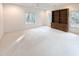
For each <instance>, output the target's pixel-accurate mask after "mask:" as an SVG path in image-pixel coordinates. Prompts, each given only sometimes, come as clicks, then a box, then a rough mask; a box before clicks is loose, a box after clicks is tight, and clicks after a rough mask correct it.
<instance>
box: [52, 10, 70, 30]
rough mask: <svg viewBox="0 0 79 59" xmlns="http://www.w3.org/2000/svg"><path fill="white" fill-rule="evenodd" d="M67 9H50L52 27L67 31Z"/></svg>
mask: <svg viewBox="0 0 79 59" xmlns="http://www.w3.org/2000/svg"><path fill="white" fill-rule="evenodd" d="M68 11H69V10H68V9H61V10H56V11H52V20H53V22H52V23H51V27H52V28H56V29H59V30H62V31H66V32H67V31H68V14H69V12H68Z"/></svg>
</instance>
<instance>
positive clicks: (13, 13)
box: [3, 4, 49, 32]
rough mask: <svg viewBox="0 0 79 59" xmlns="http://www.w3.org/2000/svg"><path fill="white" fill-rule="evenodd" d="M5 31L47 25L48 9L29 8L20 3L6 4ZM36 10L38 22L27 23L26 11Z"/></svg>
mask: <svg viewBox="0 0 79 59" xmlns="http://www.w3.org/2000/svg"><path fill="white" fill-rule="evenodd" d="M3 7H4V31H5V32H14V31H19V30H24V29H29V28H33V27H38V26H46V25H48V23H49V22H48V23H47V17H46V16H47V15H48V14H47V12H46V10H39V9H34V10H33V9H28V8H24V7H21V6H18V5H6V4H5V5H4V6H3ZM28 12H35V13H36V14H37V20H36V24H25V22H24V21H25V19H24V18H25V17H24V15H25V13H28Z"/></svg>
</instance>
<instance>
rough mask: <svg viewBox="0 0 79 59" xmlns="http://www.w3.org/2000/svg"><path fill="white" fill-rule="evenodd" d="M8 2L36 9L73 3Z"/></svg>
mask: <svg viewBox="0 0 79 59" xmlns="http://www.w3.org/2000/svg"><path fill="white" fill-rule="evenodd" d="M9 4H13V5H19V6H21V7H24V8H32V9H34V8H38V9H46V10H47V9H48V10H49V9H53V8H58V7H62V6H65V5H70V4H74V3H9Z"/></svg>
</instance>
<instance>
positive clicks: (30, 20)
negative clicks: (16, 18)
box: [25, 13, 36, 24]
mask: <svg viewBox="0 0 79 59" xmlns="http://www.w3.org/2000/svg"><path fill="white" fill-rule="evenodd" d="M25 17H26V18H25V23H26V24H35V21H36V14H35V13H26V15H25Z"/></svg>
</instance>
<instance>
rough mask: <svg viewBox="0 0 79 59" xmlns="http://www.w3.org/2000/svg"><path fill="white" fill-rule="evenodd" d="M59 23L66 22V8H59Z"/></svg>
mask: <svg viewBox="0 0 79 59" xmlns="http://www.w3.org/2000/svg"><path fill="white" fill-rule="evenodd" d="M59 21H60V23H63V24H68V9H63V10H60V20H59Z"/></svg>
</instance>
